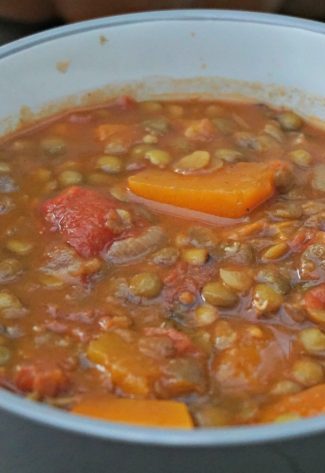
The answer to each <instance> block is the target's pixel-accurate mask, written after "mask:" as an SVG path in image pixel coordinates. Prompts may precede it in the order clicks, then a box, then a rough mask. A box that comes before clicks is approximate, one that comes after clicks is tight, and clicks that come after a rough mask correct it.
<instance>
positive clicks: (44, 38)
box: [0, 9, 325, 448]
mask: <svg viewBox="0 0 325 473" xmlns="http://www.w3.org/2000/svg"><path fill="white" fill-rule="evenodd" d="M193 20H194V21H207V20H208V21H217V22H237V23H251V24H261V25H270V26H281V27H284V28H295V29H299V30H303V31H309V32H313V33H320V34H325V24H322V23H320V22H317V21H313V20H306V19H300V18H296V17H289V16H284V15H277V14H270V13H255V12H244V11H236V10H212V9H210V10H209V9H195V10H186V9H184V10H164V11H154V12H143V13H133V14H125V15H116V16H111V17H104V18H99V19H95V20H88V21H83V22H79V23H73V24H69V25H65V26H60V27H56V28H53V29H51V30H47V31H44V32H40V33H36V34H33V35H31V36H27V37H25V38H23V39H19V40H16V41H14V42H12V43H8V44H6V45H3V46H1V47H0V60H1V59H4V58H6V57H8V56H12V55H14V54H16V53H18V52H21V51H24V50H26V49H29V48H32V47H34V46H37V45H40V44H43V43H46V42H48V41H54V40H56V39H59V38H63V37H66V36H71V35H75V34H79V33H83V32H88V31H91V30H97V29H99V30H100V29H102V28H114V27H116V26H118V27H120V26H126V27H127V26H128V25H134V24H140V23H147V22H158V21H168V22H170V21H182V22H186V21H193ZM0 410H3V411H7V412H9V413H11V414H13V415H15V416H19V417H22V418H25V419H28V420H30V421H34V422H36V423H38V424H43V425H45V426H48V427H56V428H57V429H59V430H64V431H68V432H73V433H76V434H80V435H84V436H88V437H94V438H101V439H104V440H111V441H123V442H126V443H135V444H146V445H155V446H165V447H167V446H168V447H187V448H188V447H190V448H191V447H212V446H214V447H217V446H219V447H226V446H229V447H230V446H235V445H237V446H244V445H248V444H250V445H252V444H260V443H266V442H279V441H285V440H289V439H294V438H299V437H305V436H311V435H316V434H320V433H322V432H324V431H325V416H318V417H314V418H308V419H303V420H297V421H295V422H288V423H284V424H265V425H259V426H238V427H221V428H205V429H196V430H191V431H185V430H182V429H158V428H147V427H136V426H131V425H129V424H117V423H111V422H106V421H100V420H93V419H90V418H87V417H80V416H76V415H73V414H71V413H68V412H64V411H61V410H59V409H56V408H53V407H50V406H47V405H44V404H41V403H36V402H34V401H30V400H28V399H25V398H22V397H19V396H18V395H16V394H13V393H11V392H9V391H6V390H5V389H1V388H0ZM0 415H1V414H0Z"/></svg>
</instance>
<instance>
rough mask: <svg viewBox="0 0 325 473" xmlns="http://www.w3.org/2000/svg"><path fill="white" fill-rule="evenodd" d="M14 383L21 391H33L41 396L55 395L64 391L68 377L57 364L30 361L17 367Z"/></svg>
mask: <svg viewBox="0 0 325 473" xmlns="http://www.w3.org/2000/svg"><path fill="white" fill-rule="evenodd" d="M15 384H16V386H17V388H18V390H19V391H22V392H33V393H36V394H38V396H40V397H41V398H43V397H55V396H57V395H58V394H60V393H62V392H64V391H66V389H67V387H68V378H67V376H66V375H65V374H64V372H63V371H62V369H61V368H59V367H57V366H47V365H45V364H41V363H38V364H37V363H30V364H26V365H23V366H21V367H20V368H19V370H18V372H17V374H16V378H15Z"/></svg>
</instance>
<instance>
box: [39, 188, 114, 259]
mask: <svg viewBox="0 0 325 473" xmlns="http://www.w3.org/2000/svg"><path fill="white" fill-rule="evenodd" d="M115 208H116V204H115V203H114V201H113V200H110V199H109V198H107V197H105V196H104V195H103V194H101V193H99V192H96V191H94V190H91V189H85V188H82V187H70V188H69V189H67V190H65V191H63V192H62V193H61V194H59V195H58V196H56V197H54V198H53V199H50V200H47V201H46V202H44V204H43V205H42V208H41V210H42V213H43V215H44V216H45V219H46V220H47V221H48V222H49V223H50V224H51V225H52V227H51V230H52V231H59V232H60V233H61V234H62V236H63V237H64V239H65V241H66V242H67V243H69V245H71V246H72V247H73V248H74V249H75V250H76V251H77V252H78V253H79V254H80V255H81V256H83V257H86V258H88V257H90V256H96V255H98V254H99V253H100V252H101V251H102V250H103V249H104V248H105V247H106V246H109V245H111V244H112V243H113V241H114V239H115V236H116V235H115V233H114V231H113V229H111V228H109V226H108V220H109V216H110V212H111V211H112V209H115Z"/></svg>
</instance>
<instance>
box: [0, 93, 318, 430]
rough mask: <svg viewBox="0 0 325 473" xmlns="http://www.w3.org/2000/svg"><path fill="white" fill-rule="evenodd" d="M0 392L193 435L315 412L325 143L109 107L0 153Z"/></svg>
mask: <svg viewBox="0 0 325 473" xmlns="http://www.w3.org/2000/svg"><path fill="white" fill-rule="evenodd" d="M0 223H1V224H0V384H1V385H2V387H3V388H7V389H9V390H12V391H14V392H16V393H19V394H21V395H25V396H27V397H29V398H32V399H35V400H38V401H42V402H45V403H48V404H50V405H54V406H57V407H60V408H62V409H66V410H68V411H71V412H73V413H74V414H81V415H89V416H94V417H99V418H101V419H106V420H113V421H119V422H130V423H137V424H143V425H154V426H167V427H180V428H192V427H194V426H197V427H211V426H224V425H239V424H254V423H262V422H279V421H285V420H292V419H297V418H299V417H302V416H312V415H316V414H319V413H322V412H324V411H325V380H324V368H325V332H324V331H323V329H325V133H324V131H321V130H320V129H317V128H315V127H313V126H311V125H310V124H307V123H305V122H304V121H303V120H302V119H301V118H300V117H299V116H297V115H296V114H295V113H293V112H290V111H285V110H273V109H271V108H269V107H267V106H265V105H263V104H252V103H249V104H247V103H246V104H244V103H230V102H221V101H219V102H218V101H214V102H212V101H211V102H205V101H199V100H189V101H183V102H142V103H137V102H135V101H134V100H133V99H131V98H129V97H120V98H118V99H116V100H115V101H113V102H110V103H108V104H104V105H103V106H102V107H100V108H96V109H95V108H94V109H89V110H88V109H87V110H83V111H80V110H79V111H71V113H68V114H65V115H62V116H58V117H54V118H53V119H51V120H50V121H47V122H44V123H41V124H39V125H37V126H35V127H34V128H31V129H29V130H24V131H23V132H19V133H17V134H16V135H13V136H10V137H8V138H7V139H5V140H3V141H2V143H1V144H0Z"/></svg>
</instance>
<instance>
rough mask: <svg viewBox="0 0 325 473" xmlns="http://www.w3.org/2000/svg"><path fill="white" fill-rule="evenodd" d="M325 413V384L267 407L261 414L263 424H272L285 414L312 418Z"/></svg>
mask: <svg viewBox="0 0 325 473" xmlns="http://www.w3.org/2000/svg"><path fill="white" fill-rule="evenodd" d="M322 413H323V414H324V413H325V384H319V385H318V386H314V387H312V388H309V389H306V390H305V391H302V392H300V393H297V394H292V395H290V396H286V397H284V398H283V399H281V400H280V401H279V402H277V403H275V404H272V405H270V406H267V407H266V408H265V409H264V411H263V412H262V414H261V418H260V421H261V422H272V421H275V420H276V419H277V418H279V417H280V416H283V415H285V414H296V415H298V416H301V417H312V416H316V415H319V414H322Z"/></svg>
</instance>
